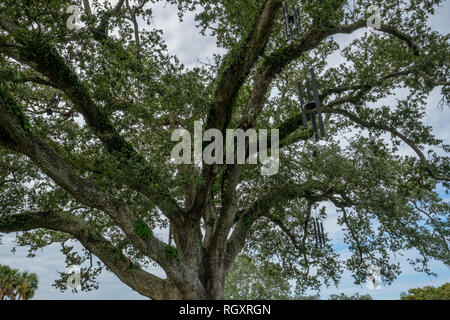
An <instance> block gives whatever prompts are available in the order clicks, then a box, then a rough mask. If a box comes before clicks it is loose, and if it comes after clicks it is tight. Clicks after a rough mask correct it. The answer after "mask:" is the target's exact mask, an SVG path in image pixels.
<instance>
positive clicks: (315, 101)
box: [297, 68, 325, 141]
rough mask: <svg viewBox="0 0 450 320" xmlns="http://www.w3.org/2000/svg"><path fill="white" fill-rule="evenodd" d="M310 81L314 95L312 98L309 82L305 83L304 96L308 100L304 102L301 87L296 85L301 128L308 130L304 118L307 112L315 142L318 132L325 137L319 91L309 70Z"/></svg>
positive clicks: (317, 139) (298, 84)
mask: <svg viewBox="0 0 450 320" xmlns="http://www.w3.org/2000/svg"><path fill="white" fill-rule="evenodd" d="M310 72H311V81H312V89H313V93H314V97H313V96H312V94H311V86H310V83H309V81H306V95H307V98H308V101H306V103H305V101H304V99H303V87H302V84H301V83H300V82H298V83H297V86H298V95H299V98H300V109H301V111H302V121H303V127H304V128H305V129H307V128H308V123H307V118H306V112H307V111H309V112H310V115H311V122H312V128H313V132H314V138H315V140H316V141H319V131H320V136H321V137H325V126H324V124H323V118H322V108H321V106H320V96H319V91H318V89H317V82H316V76H315V74H314V69H312V68H311V70H310ZM316 114H317V118H318V122H319V130H317V121H316Z"/></svg>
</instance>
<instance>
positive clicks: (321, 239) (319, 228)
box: [313, 218, 325, 247]
mask: <svg viewBox="0 0 450 320" xmlns="http://www.w3.org/2000/svg"><path fill="white" fill-rule="evenodd" d="M313 226H314V236H315V238H316V246H319V247H322V246H323V245H325V232H324V231H323V223H322V222H319V219H317V218H314V219H313Z"/></svg>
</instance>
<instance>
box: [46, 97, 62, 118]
mask: <svg viewBox="0 0 450 320" xmlns="http://www.w3.org/2000/svg"><path fill="white" fill-rule="evenodd" d="M58 104H59V97H58V95H57V94H56V93H55V94H53V96H52V99H51V100H50V104H49V106H48V108H47V109H46V110H45V111H46V112H47V115H49V116H51V115H52V114H53V108H55V107H57V106H58Z"/></svg>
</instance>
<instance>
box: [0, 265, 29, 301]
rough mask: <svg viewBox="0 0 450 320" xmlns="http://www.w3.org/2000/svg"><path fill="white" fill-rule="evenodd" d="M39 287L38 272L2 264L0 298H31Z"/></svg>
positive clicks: (0, 266)
mask: <svg viewBox="0 0 450 320" xmlns="http://www.w3.org/2000/svg"><path fill="white" fill-rule="evenodd" d="M37 287H38V278H37V275H36V274H34V273H28V272H19V270H17V269H12V268H10V267H8V266H5V265H0V300H6V299H9V300H17V299H19V300H28V299H31V298H33V296H34V293H35V291H36V289H37Z"/></svg>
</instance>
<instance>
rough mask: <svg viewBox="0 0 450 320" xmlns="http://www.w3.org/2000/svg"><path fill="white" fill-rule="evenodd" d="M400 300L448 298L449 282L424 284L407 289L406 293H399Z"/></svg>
mask: <svg viewBox="0 0 450 320" xmlns="http://www.w3.org/2000/svg"><path fill="white" fill-rule="evenodd" d="M400 299H401V300H450V283H448V282H447V283H445V284H443V285H442V286H440V287H437V288H436V287H432V286H426V287H423V288H415V289H409V290H408V293H404V292H403V293H401V294H400Z"/></svg>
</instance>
